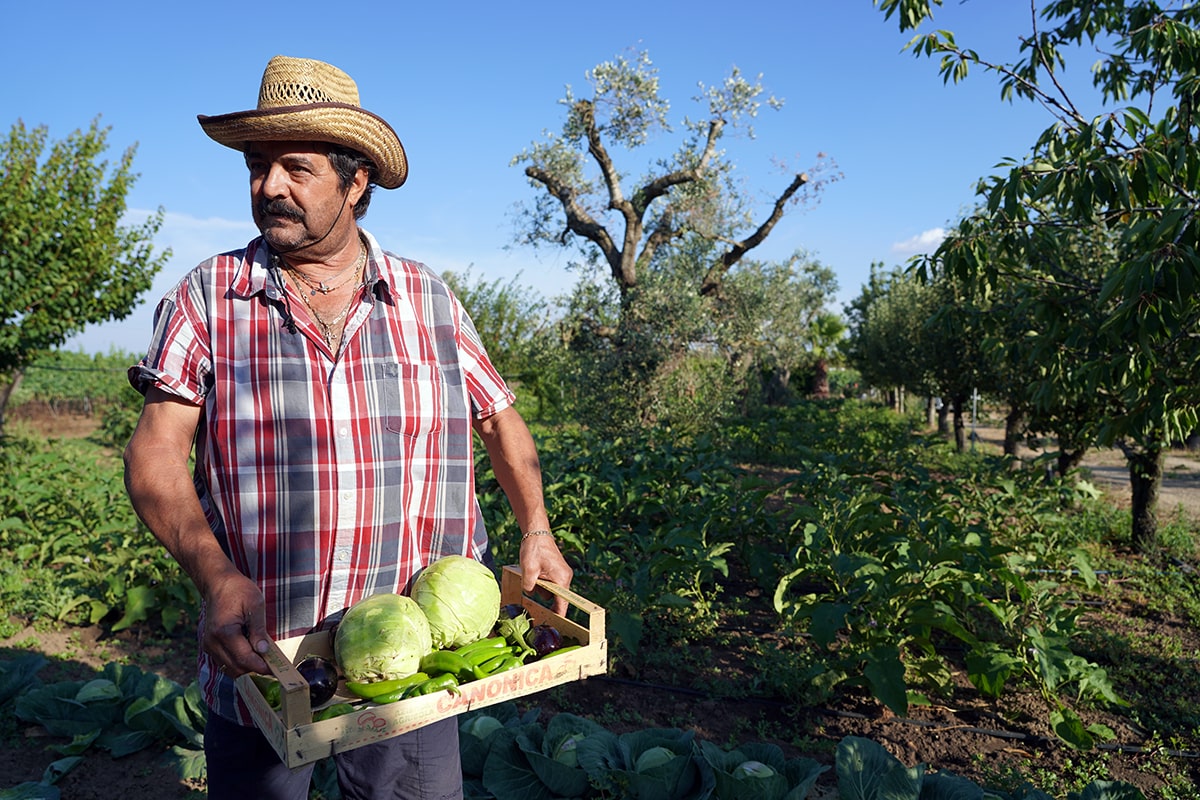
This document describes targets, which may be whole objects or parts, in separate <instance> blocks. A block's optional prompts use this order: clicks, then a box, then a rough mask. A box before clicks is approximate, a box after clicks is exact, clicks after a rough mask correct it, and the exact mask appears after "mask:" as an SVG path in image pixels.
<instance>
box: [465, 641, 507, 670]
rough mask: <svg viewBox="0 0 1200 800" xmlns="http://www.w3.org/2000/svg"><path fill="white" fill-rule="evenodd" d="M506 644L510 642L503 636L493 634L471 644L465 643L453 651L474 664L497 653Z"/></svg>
mask: <svg viewBox="0 0 1200 800" xmlns="http://www.w3.org/2000/svg"><path fill="white" fill-rule="evenodd" d="M506 644H508V640H507V639H505V638H504V637H503V636H493V637H491V638H490V639H479V640H477V641H474V642H471V643H470V644H464V645H463V646H462V647H459V648H457V649H455V650H454V651H453V652H455V653H457V654H458V655H460V656H462V657H463V658H465V659H466V660H467V661H470V662H471V663H472V664H478V663H480V661H481V660H484V659H486V658H490V657H491V656H493V655H495V654H496V653H497V652H498V651H499V650H501V649H503V648H504V646H505V645H506Z"/></svg>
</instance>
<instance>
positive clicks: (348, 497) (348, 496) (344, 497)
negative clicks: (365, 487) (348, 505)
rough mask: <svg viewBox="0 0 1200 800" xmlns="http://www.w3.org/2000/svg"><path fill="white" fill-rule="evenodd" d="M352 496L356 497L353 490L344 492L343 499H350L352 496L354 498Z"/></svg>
mask: <svg viewBox="0 0 1200 800" xmlns="http://www.w3.org/2000/svg"><path fill="white" fill-rule="evenodd" d="M352 497H354V493H353V492H342V499H343V500H349V499H350V498H352Z"/></svg>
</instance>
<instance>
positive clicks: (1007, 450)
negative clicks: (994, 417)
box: [1004, 406, 1025, 458]
mask: <svg viewBox="0 0 1200 800" xmlns="http://www.w3.org/2000/svg"><path fill="white" fill-rule="evenodd" d="M1024 427H1025V411H1024V409H1021V408H1019V407H1017V406H1013V407H1012V408H1010V409H1009V411H1008V415H1007V416H1006V417H1005V418H1004V455H1006V456H1008V457H1009V458H1016V457H1017V445H1019V444H1020V443H1021V438H1022V436H1023V435H1024V431H1023V430H1022V429H1023V428H1024Z"/></svg>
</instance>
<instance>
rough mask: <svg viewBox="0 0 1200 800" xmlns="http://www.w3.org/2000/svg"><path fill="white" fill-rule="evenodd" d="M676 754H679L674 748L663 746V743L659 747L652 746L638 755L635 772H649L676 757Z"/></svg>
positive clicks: (634, 767)
mask: <svg viewBox="0 0 1200 800" xmlns="http://www.w3.org/2000/svg"><path fill="white" fill-rule="evenodd" d="M676 755H677V754H676V753H675V751H674V750H671V749H670V748H667V747H662V746H661V745H660V746H658V747H651V748H650V749H649V750H646V751H645V752H643V753H642V754H641V755H640V756H638V757H637V761H636V762H635V763H634V765H633V769H634V771H635V772H649V771H650V770H652V769H654V768H656V767H661V766H662V765H664V764H666V763H668V762H669V761H671V760H672V759H673V758H675V756H676Z"/></svg>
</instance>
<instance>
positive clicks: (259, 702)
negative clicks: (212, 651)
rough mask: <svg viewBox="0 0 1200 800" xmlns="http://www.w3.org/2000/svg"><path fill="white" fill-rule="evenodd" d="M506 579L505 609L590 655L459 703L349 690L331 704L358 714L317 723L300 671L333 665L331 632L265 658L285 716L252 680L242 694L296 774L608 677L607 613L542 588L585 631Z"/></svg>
mask: <svg viewBox="0 0 1200 800" xmlns="http://www.w3.org/2000/svg"><path fill="white" fill-rule="evenodd" d="M500 578H501V580H500V602H501V603H503V604H508V603H515V604H519V605H522V606H524V607H525V609H526V613H528V614H529V617H530V619H531V620H532V621H533V624H535V625H541V624H548V625H552V626H553V627H555V628H557V629H558V631H559V632H560V633H562V634H563V636H564V637H568V638H571V639H574V640H576V641H578V642H579V643H580V644H581V645H582V647H580V648H579V649H577V650H573V651H571V652H568V653H563V654H561V655H556V656H553V657H551V658H546V659H542V660H539V661H534V662H531V663H529V664H526V665H525V666H522V667H518V668H516V669H512V670H509V671H507V672H502V673H500V674H498V675H492V676H491V677H488V678H484V679H482V680H476V681H469V682H467V683H464V684H463V685H462V686H460V687H459V688H458V691H459V693H458V694H457V695H456V694H453V693H452V692H450V691H441V692H436V693H434V694H430V695H425V696H424V697H413V698H409V699H408V700H400V701H397V702H395V703H387V704H384V705H379V704H377V703H372V702H369V701H366V700H362V699H360V698H358V697H356V696H355V695H352V694H350V693H349V692H348V691H346V689H345V686H344V685H343V686H340V687H339V689H338V693H337V695H336V696H335V697H334V698H333V700H331V701H329V702H330V704H332V703H337V702H349V703H352V704H354V705H355V706H357V707H358V710H357V711H355V712H354V713H350V714H344V715H342V716H338V717H334V718H332V719H327V720H321V721H317V722H314V721H313V718H312V710H311V709H310V708H309V700H308V684H307V683H306V682H305V681H304V679H303V678H302V677H301V676H300V673H299V672H298V671H297V670H296V668H295V666H294V664H295V663H299V661H300V660H301V659H303V658H304V657H305V656H308V655H319V656H325V657H326V658H332V657H333V647H332V645H333V643H332V641H330V636H329V632H328V631H321V632H318V633H312V634H309V635H307V636H297V637H295V638H291V639H283V640H281V641H279V642H272V643H271V648H270V652H268V653H267V654H266V656H265V657H264V658H265V659H266V661H267V664H268V666H270V668H271V672H272V673H273V674H274V676H275V677H276V678H278V679H279V684H280V701H281V702H280V708H279V709H278V710H275V709H273V708H271V707H270V706H269V705H267V701H266V698H265V697H263V695H262V692H261V691H259V689H258V687H257V686H256V685H255V683H254V681H253V680H252V679H251V677H250V676H249V675H242V676H239V677H238V679H237V688H238V693H239V694H240V695H241V697H242V699H243V700H244V701H245V702H246V705H247V706H248V707H249V709H250V714H251V716H253V717H254V721H255V723H256V724H257V725H258V727H259V728H260V729H261V730H262V731H263V733H264V734H265V735H266V737H267V740H268V741H270V743H271V745H272V747H274V748H275V752H277V753H278V754H279V757H280V759H282V760H283V762H284V763H285V764H287V765H288V766H289V767H292V768H295V767H299V766H302V765H304V764H309V763H312V762H314V761H317V760H319V759H321V758H324V757H326V756H330V755H333V754H334V753H340V752H344V751H346V750H353V749H355V748H357V747H362V746H363V745H365V744H370V743H372V742H378V741H381V740H383V739H390V738H391V737H393V736H398V735H400V734H402V733H406V732H408V731H411V730H415V729H416V728H420V727H423V726H425V725H428V724H429V723H431V722H436V721H437V720H440V719H445V718H446V717H452V716H455V715H457V714H460V713H462V712H464V711H470V710H473V709H477V708H484V707H486V706H490V705H493V704H495V703H501V702H504V701H507V700H514V699H516V698H518V697H524V696H526V695H530V694H534V693H535V692H540V691H543V690H545V689H549V688H550V687H552V686H558V685H560V684H564V683H570V682H571V681H577V680H582V679H583V678H586V677H588V676H589V675H602V674H604V673H605V672H606V671H607V669H608V642H607V640H606V639H605V634H604V609H603V608H601V607H600V606H598V605H596V604H595V603H592V602H591V601H589V600H587V599H585V598H584V597H582V596H580V595H578V594H576V593H575V592H572V591H571V590H570V589H564V588H563V587H561V586H558V585H556V584H553V583H549V582H547V581H539V582H538V586H539V587H541V588H543V589H545V590H546V591H548V592H550V593H551V594H554V595H556V596H558V597H561V598H563V599H565V600H566V601H567V602H568V604H569V605H570V606H572V607H574V608H577V609H579V610H580V611H582V612H583V613H585V614H586V615H587V627H584V626H583V625H579V624H577V623H575V622H573V621H571V620H569V619H566V618H565V617H561V616H559V615H557V614H555V613H553V612H552V611H550V610H549V609H548V608H546V607H544V606H542V605H540V604H539V603H538V602H536V601H534V600H531V599H529V598H527V597H525V596H524V595H523V593H522V591H521V571H520V569H519V568H518V567H511V566H506V567H504V568H503V570H502V571H501V576H500Z"/></svg>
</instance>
